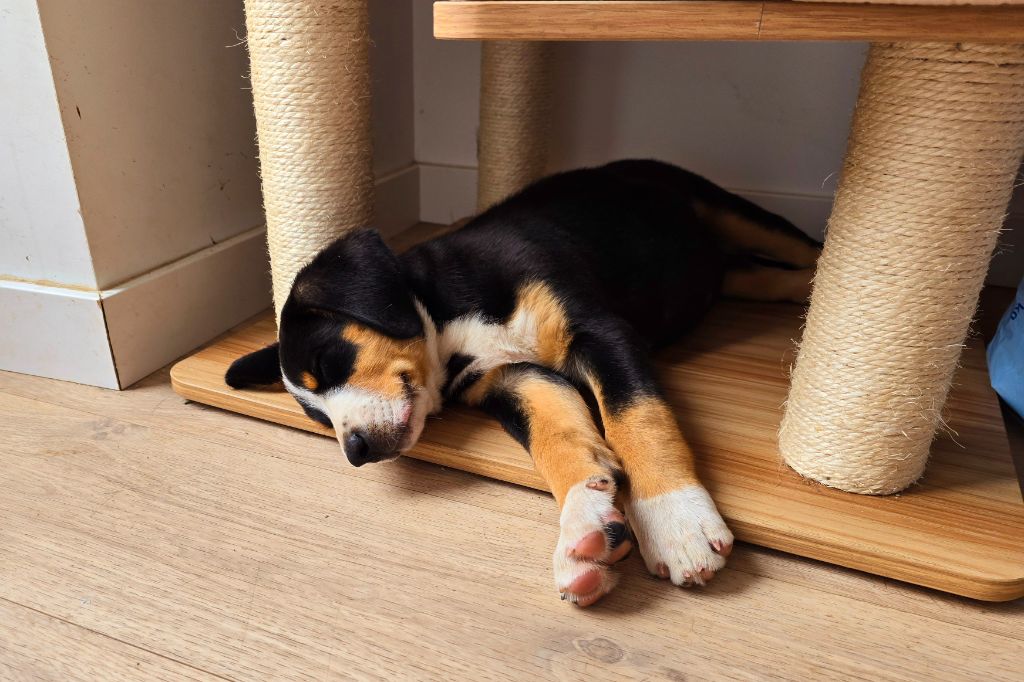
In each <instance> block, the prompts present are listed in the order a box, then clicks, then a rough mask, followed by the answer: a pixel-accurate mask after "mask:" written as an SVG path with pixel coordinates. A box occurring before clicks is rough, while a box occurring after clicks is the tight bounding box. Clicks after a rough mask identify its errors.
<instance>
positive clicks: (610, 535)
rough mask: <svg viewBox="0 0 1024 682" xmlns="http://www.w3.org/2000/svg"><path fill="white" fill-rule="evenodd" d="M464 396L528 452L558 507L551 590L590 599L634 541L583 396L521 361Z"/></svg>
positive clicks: (616, 479)
mask: <svg viewBox="0 0 1024 682" xmlns="http://www.w3.org/2000/svg"><path fill="white" fill-rule="evenodd" d="M462 399H463V401H464V402H466V403H469V404H471V405H478V406H479V407H481V408H483V409H484V410H485V411H487V412H489V413H490V414H492V415H493V416H494V417H496V418H497V419H498V420H499V421H500V422H501V423H502V425H503V426H504V427H505V429H506V430H507V431H508V432H509V433H510V434H511V435H512V436H513V437H514V438H516V439H517V440H518V441H519V442H520V443H522V445H523V446H524V447H526V449H527V450H529V452H530V454H531V455H532V456H533V460H534V464H535V465H536V467H537V470H538V471H540V473H541V474H542V475H543V476H544V479H545V481H547V483H548V486H549V487H550V488H551V492H552V493H553V494H554V496H555V500H556V501H557V502H558V506H559V509H560V510H561V516H560V519H559V525H560V527H561V531H560V534H559V538H558V544H557V546H556V547H555V554H554V557H553V563H554V572H555V584H556V587H557V588H558V591H559V592H560V593H561V595H562V599H564V600H567V601H570V602H573V603H575V604H578V605H579V606H589V605H590V604H593V603H594V602H596V601H597V600H598V599H600V598H601V597H603V596H604V595H606V594H607V593H608V592H609V591H611V589H612V588H613V587H614V586H615V583H616V576H615V574H613V573H612V572H611V571H610V570H609V566H610V565H611V564H614V563H616V562H617V561H619V560H621V559H622V558H623V557H625V556H626V555H627V554H629V551H630V549H631V548H632V540H631V536H630V532H629V529H628V528H627V526H626V519H625V517H624V516H623V514H622V512H621V511H619V509H617V508H616V506H615V497H616V492H617V490H618V487H619V484H620V481H621V480H622V472H621V469H620V468H619V464H618V458H617V457H616V456H615V455H614V453H612V451H611V450H610V449H609V448H608V446H607V445H606V444H605V442H604V439H603V438H602V437H601V434H600V433H599V432H598V430H597V426H596V424H595V423H594V420H593V418H592V417H591V414H590V411H589V409H588V408H587V405H586V402H585V401H584V400H583V397H582V396H581V395H580V393H579V391H577V390H576V388H575V387H574V386H572V384H570V383H569V382H568V381H567V380H566V379H565V378H564V377H562V376H560V375H558V374H556V373H555V372H553V371H551V370H549V369H547V368H544V367H541V366H539V365H534V364H530V363H519V364H512V365H505V366H502V367H498V368H495V369H492V370H490V371H488V372H487V373H486V374H485V375H484V376H483V377H481V378H480V379H479V380H477V382H476V383H475V384H473V385H472V386H471V387H470V388H468V389H466V390H465V392H464V393H463V395H462Z"/></svg>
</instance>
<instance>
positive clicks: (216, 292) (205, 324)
mask: <svg viewBox="0 0 1024 682" xmlns="http://www.w3.org/2000/svg"><path fill="white" fill-rule="evenodd" d="M100 296H101V300H102V304H103V312H104V315H105V316H106V321H107V333H108V335H109V339H110V347H111V349H112V351H113V356H114V362H115V363H116V366H117V376H118V380H119V384H120V386H121V387H122V388H125V387H127V386H130V385H131V384H133V383H135V382H136V381H138V380H139V379H142V378H143V377H145V376H146V375H148V374H150V373H151V372H153V371H155V370H157V369H159V368H160V367H163V366H164V365H166V364H167V363H169V362H171V361H172V360H174V359H176V358H178V357H180V356H182V355H184V354H185V353H188V352H189V351H191V350H192V349H193V348H195V347H197V346H199V345H201V344H203V343H205V342H206V341H209V340H210V339H211V338H213V337H214V336H216V335H217V334H220V333H221V332H223V331H225V330H227V329H229V328H230V327H232V326H234V325H236V324H238V323H239V322H242V321H243V320H245V319H246V318H248V317H251V316H253V315H255V314H256V313H258V312H260V311H261V310H264V309H266V308H267V307H269V306H270V303H271V296H270V266H269V264H268V261H267V246H266V229H265V228H264V227H262V226H260V227H255V228H252V229H251V230H247V231H246V232H243V233H242V234H240V235H237V236H235V237H232V238H231V239H228V240H227V241H224V242H221V243H219V244H215V245H213V246H210V247H208V248H206V249H203V250H202V251H199V252H198V253H194V254H192V255H190V256H187V257H185V258H182V259H180V260H177V261H175V262H173V263H170V264H168V265H165V266H163V267H161V268H158V269H156V270H154V271H152V272H149V273H146V274H145V275H142V276H140V277H136V278H134V279H131V280H129V281H127V282H124V283H123V284H121V285H119V286H117V287H115V288H113V289H107V290H104V291H102V292H101V293H100Z"/></svg>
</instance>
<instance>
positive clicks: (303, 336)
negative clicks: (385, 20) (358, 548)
mask: <svg viewBox="0 0 1024 682" xmlns="http://www.w3.org/2000/svg"><path fill="white" fill-rule="evenodd" d="M819 246H820V245H819V244H818V243H817V242H815V241H813V240H811V239H810V238H808V237H806V236H805V235H804V234H803V233H802V232H800V231H799V230H798V229H797V228H795V227H794V226H793V225H791V224H790V223H789V222H787V221H786V220H784V219H783V218H781V217H779V216H777V215H774V214H772V213H769V212H767V211H765V210H763V209H761V208H759V207H758V206H755V205H754V204H752V203H750V202H748V201H746V200H744V199H742V198H740V197H738V196H736V195H734V194H730V193H729V192H727V191H725V190H723V189H722V188H720V187H718V186H716V185H714V184H712V183H711V182H709V181H707V180H705V179H703V178H701V177H699V176H697V175H694V174H693V173H689V172H687V171H684V170H682V169H680V168H676V167H674V166H670V165H667V164H664V163H660V162H655V161H619V162H616V163H612V164H609V165H606V166H603V167H601V168H593V169H584V170H577V171H571V172H568V173H562V174H559V175H555V176H552V177H549V178H546V179H544V180H541V181H539V182H537V183H536V184H534V185H532V186H530V187H528V188H527V189H525V190H523V191H522V192H520V193H519V194H516V195H515V196H513V197H511V198H509V199H507V200H505V201H504V202H502V203H500V204H498V205H496V206H494V207H493V208H491V209H489V210H487V211H485V212H484V213H483V214H481V215H480V216H478V217H476V218H475V219H473V220H472V221H471V222H469V223H468V224H467V225H466V226H465V227H463V228H462V229H460V230H458V231H455V232H453V233H450V234H447V235H445V236H442V237H439V238H437V239H433V240H431V241H428V242H425V243H423V244H421V245H419V246H417V247H415V248H413V249H412V250H410V251H408V252H406V253H405V254H403V255H401V256H399V257H396V256H395V255H394V254H393V253H392V252H391V251H390V250H389V249H388V247H387V246H385V244H384V243H383V242H382V241H381V238H380V236H379V235H378V234H377V233H376V232H374V231H369V230H363V231H356V232H353V233H350V234H349V235H347V236H345V237H343V238H341V239H340V240H338V241H337V242H335V243H334V244H332V245H331V246H329V247H328V248H326V249H325V250H324V251H323V252H321V253H320V254H319V255H318V256H317V257H316V258H315V259H314V260H313V262H312V263H310V264H309V265H308V266H306V267H305V268H304V269H303V270H302V271H301V272H300V273H299V274H298V276H297V277H296V279H295V282H294V285H293V287H292V290H291V294H290V296H289V297H288V300H287V302H286V303H285V305H284V307H283V309H282V311H281V319H280V333H279V342H278V343H277V344H274V345H273V346H269V347H267V348H265V349H263V350H261V351H257V352H256V353H253V354H251V355H249V356H246V357H243V358H240V359H239V360H237V361H236V362H235V363H234V364H233V365H232V366H231V368H230V369H229V370H228V372H227V377H226V380H227V383H228V384H230V385H231V386H233V387H235V388H243V387H246V386H250V385H258V384H271V383H275V382H277V381H282V382H283V383H284V385H285V387H286V388H287V389H288V391H289V392H290V393H291V394H292V395H293V396H294V397H295V399H296V400H297V401H298V402H299V403H300V404H301V405H302V407H303V409H304V410H305V411H306V413H307V414H308V415H309V416H310V418H312V419H315V420H316V421H318V422H320V423H321V424H324V425H325V426H328V427H333V428H334V430H335V432H336V433H337V437H338V441H339V442H340V444H341V447H342V449H343V450H344V453H345V456H346V457H347V458H348V459H349V461H350V462H351V463H352V464H354V465H355V466H362V465H363V464H366V463H368V462H381V461H386V460H391V459H395V458H396V457H398V456H400V455H401V454H402V453H403V452H406V451H408V450H409V449H410V448H412V447H413V446H414V445H415V444H416V441H417V439H418V438H419V436H420V432H421V431H422V430H423V425H424V421H425V419H426V417H427V415H429V414H433V413H436V412H437V411H438V410H440V409H441V406H442V405H443V404H444V402H445V401H449V400H457V401H460V402H463V403H466V404H468V405H474V406H477V407H479V408H481V409H483V410H485V411H486V412H488V413H490V414H491V415H493V416H494V417H495V418H496V419H498V420H499V421H500V422H501V424H502V425H503V426H504V428H505V429H507V430H508V432H509V433H510V434H511V435H512V436H513V437H515V438H516V439H517V440H518V441H519V442H520V443H521V444H522V445H523V447H525V448H526V449H527V450H528V451H529V452H530V454H531V455H532V457H533V460H534V462H535V464H536V467H537V469H538V470H539V471H540V473H541V474H542V475H543V476H544V478H545V480H546V481H547V483H548V485H549V486H550V488H551V491H552V493H553V494H554V497H555V499H556V501H557V503H558V506H559V508H560V509H561V517H560V526H561V532H560V536H559V538H558V543H557V547H556V549H555V555H554V571H555V582H556V586H557V588H558V590H559V592H560V593H561V595H562V598H563V599H566V600H569V601H571V602H574V603H576V604H578V605H580V606H587V605H590V604H592V603H594V602H595V601H597V600H598V599H600V598H601V597H602V596H604V595H605V594H607V593H608V592H609V591H610V590H611V589H612V587H613V586H614V584H615V575H614V573H612V572H611V570H610V566H611V565H612V564H614V563H615V562H616V561H618V560H619V559H621V558H623V557H624V556H625V555H626V554H627V553H628V552H629V551H630V549H631V547H632V546H633V544H634V542H635V543H636V544H638V545H639V548H640V553H641V554H642V555H643V558H644V561H645V562H646V564H647V568H648V570H650V571H651V572H652V573H653V574H655V575H657V576H660V577H662V578H665V579H668V580H670V581H672V582H673V583H674V584H676V585H703V584H704V583H705V582H706V581H708V580H710V579H711V578H712V577H713V576H714V574H715V572H716V571H717V570H719V569H720V568H722V566H723V565H724V564H725V559H726V557H727V556H728V555H729V552H730V550H731V549H732V543H733V536H732V533H730V532H729V529H728V528H727V527H726V525H725V523H724V522H723V521H722V518H721V517H720V516H719V514H718V511H717V510H716V509H715V504H714V502H712V500H711V498H710V497H709V496H708V493H707V492H706V491H705V490H704V488H703V487H702V486H701V484H700V481H699V480H698V478H697V475H696V473H695V468H694V456H693V453H692V451H691V450H690V448H689V446H688V445H687V443H686V440H685V439H684V437H683V435H682V434H681V433H680V431H679V427H678V425H677V423H676V419H675V416H674V415H673V413H672V410H671V409H670V408H669V406H668V405H667V404H666V402H665V400H664V398H663V396H662V394H661V391H660V390H659V387H658V382H657V380H656V377H655V374H654V372H653V371H652V369H651V363H650V360H649V352H650V349H652V348H655V347H657V346H659V345H663V344H666V343H669V342H671V341H673V340H675V339H677V338H679V337H680V335H681V334H683V333H684V332H686V331H687V330H689V329H692V328H693V327H694V325H696V324H697V322H698V321H699V320H700V319H701V317H702V316H703V315H704V313H705V312H706V311H707V310H708V308H709V307H710V306H711V304H712V303H713V302H714V300H715V299H716V298H717V297H718V296H720V295H723V294H724V295H728V296H739V297H744V298H752V299H758V300H771V301H784V300H788V301H798V302H802V301H804V300H805V299H806V298H807V296H808V293H809V288H810V280H811V276H812V272H813V267H814V264H815V261H816V259H817V257H818V252H819ZM617 503H618V504H621V505H622V508H623V509H624V511H625V514H623V512H622V511H620V508H619V507H617ZM627 519H628V525H627ZM631 531H632V532H631Z"/></svg>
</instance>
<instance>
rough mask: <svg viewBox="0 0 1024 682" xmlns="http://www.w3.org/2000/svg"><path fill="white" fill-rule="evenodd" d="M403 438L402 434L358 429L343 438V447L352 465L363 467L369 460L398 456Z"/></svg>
mask: <svg viewBox="0 0 1024 682" xmlns="http://www.w3.org/2000/svg"><path fill="white" fill-rule="evenodd" d="M401 440H402V439H401V434H380V433H373V432H370V431H363V430H356V431H352V432H351V433H349V434H348V435H346V436H345V437H344V438H343V439H342V441H341V447H342V449H343V450H344V451H345V456H346V457H347V458H348V461H349V462H351V463H352V466H357V467H361V466H363V465H364V464H366V463H368V462H382V461H385V460H389V459H395V458H396V457H398V455H399V454H400V453H399V451H398V445H399V443H400V442H401Z"/></svg>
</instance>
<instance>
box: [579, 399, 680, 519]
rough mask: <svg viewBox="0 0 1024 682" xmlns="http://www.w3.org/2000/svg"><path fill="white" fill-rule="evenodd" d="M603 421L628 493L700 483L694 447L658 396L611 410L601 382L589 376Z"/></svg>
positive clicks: (650, 493)
mask: <svg viewBox="0 0 1024 682" xmlns="http://www.w3.org/2000/svg"><path fill="white" fill-rule="evenodd" d="M590 384H591V387H592V388H593V390H594V393H595V395H596V396H597V400H598V405H599V407H600V410H601V419H602V420H603V421H604V437H605V440H607V441H608V445H610V446H611V448H612V450H614V451H615V454H616V455H618V456H619V458H620V459H621V460H622V466H623V468H624V469H625V470H626V476H627V478H628V479H629V492H630V496H631V497H632V498H633V499H635V500H643V499H647V498H650V497H655V496H657V495H661V494H662V493H667V492H671V491H673V490H678V489H679V488H682V487H684V486H689V485H693V484H695V483H699V482H700V481H699V480H698V478H697V471H696V463H695V461H694V456H693V450H691V449H690V446H689V444H688V443H687V442H686V439H685V438H683V434H682V432H681V431H680V430H679V423H678V422H677V421H676V417H675V415H674V414H673V413H672V408H671V407H669V406H668V404H667V403H665V401H663V400H661V399H660V398H654V397H648V398H641V399H639V400H638V401H636V402H635V403H634V404H632V405H630V406H629V407H627V408H626V409H624V410H622V411H621V412H616V413H611V412H610V411H609V410H608V409H607V407H606V405H605V402H604V399H603V397H602V394H601V388H600V385H599V384H598V383H597V382H596V381H593V380H591V381H590Z"/></svg>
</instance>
